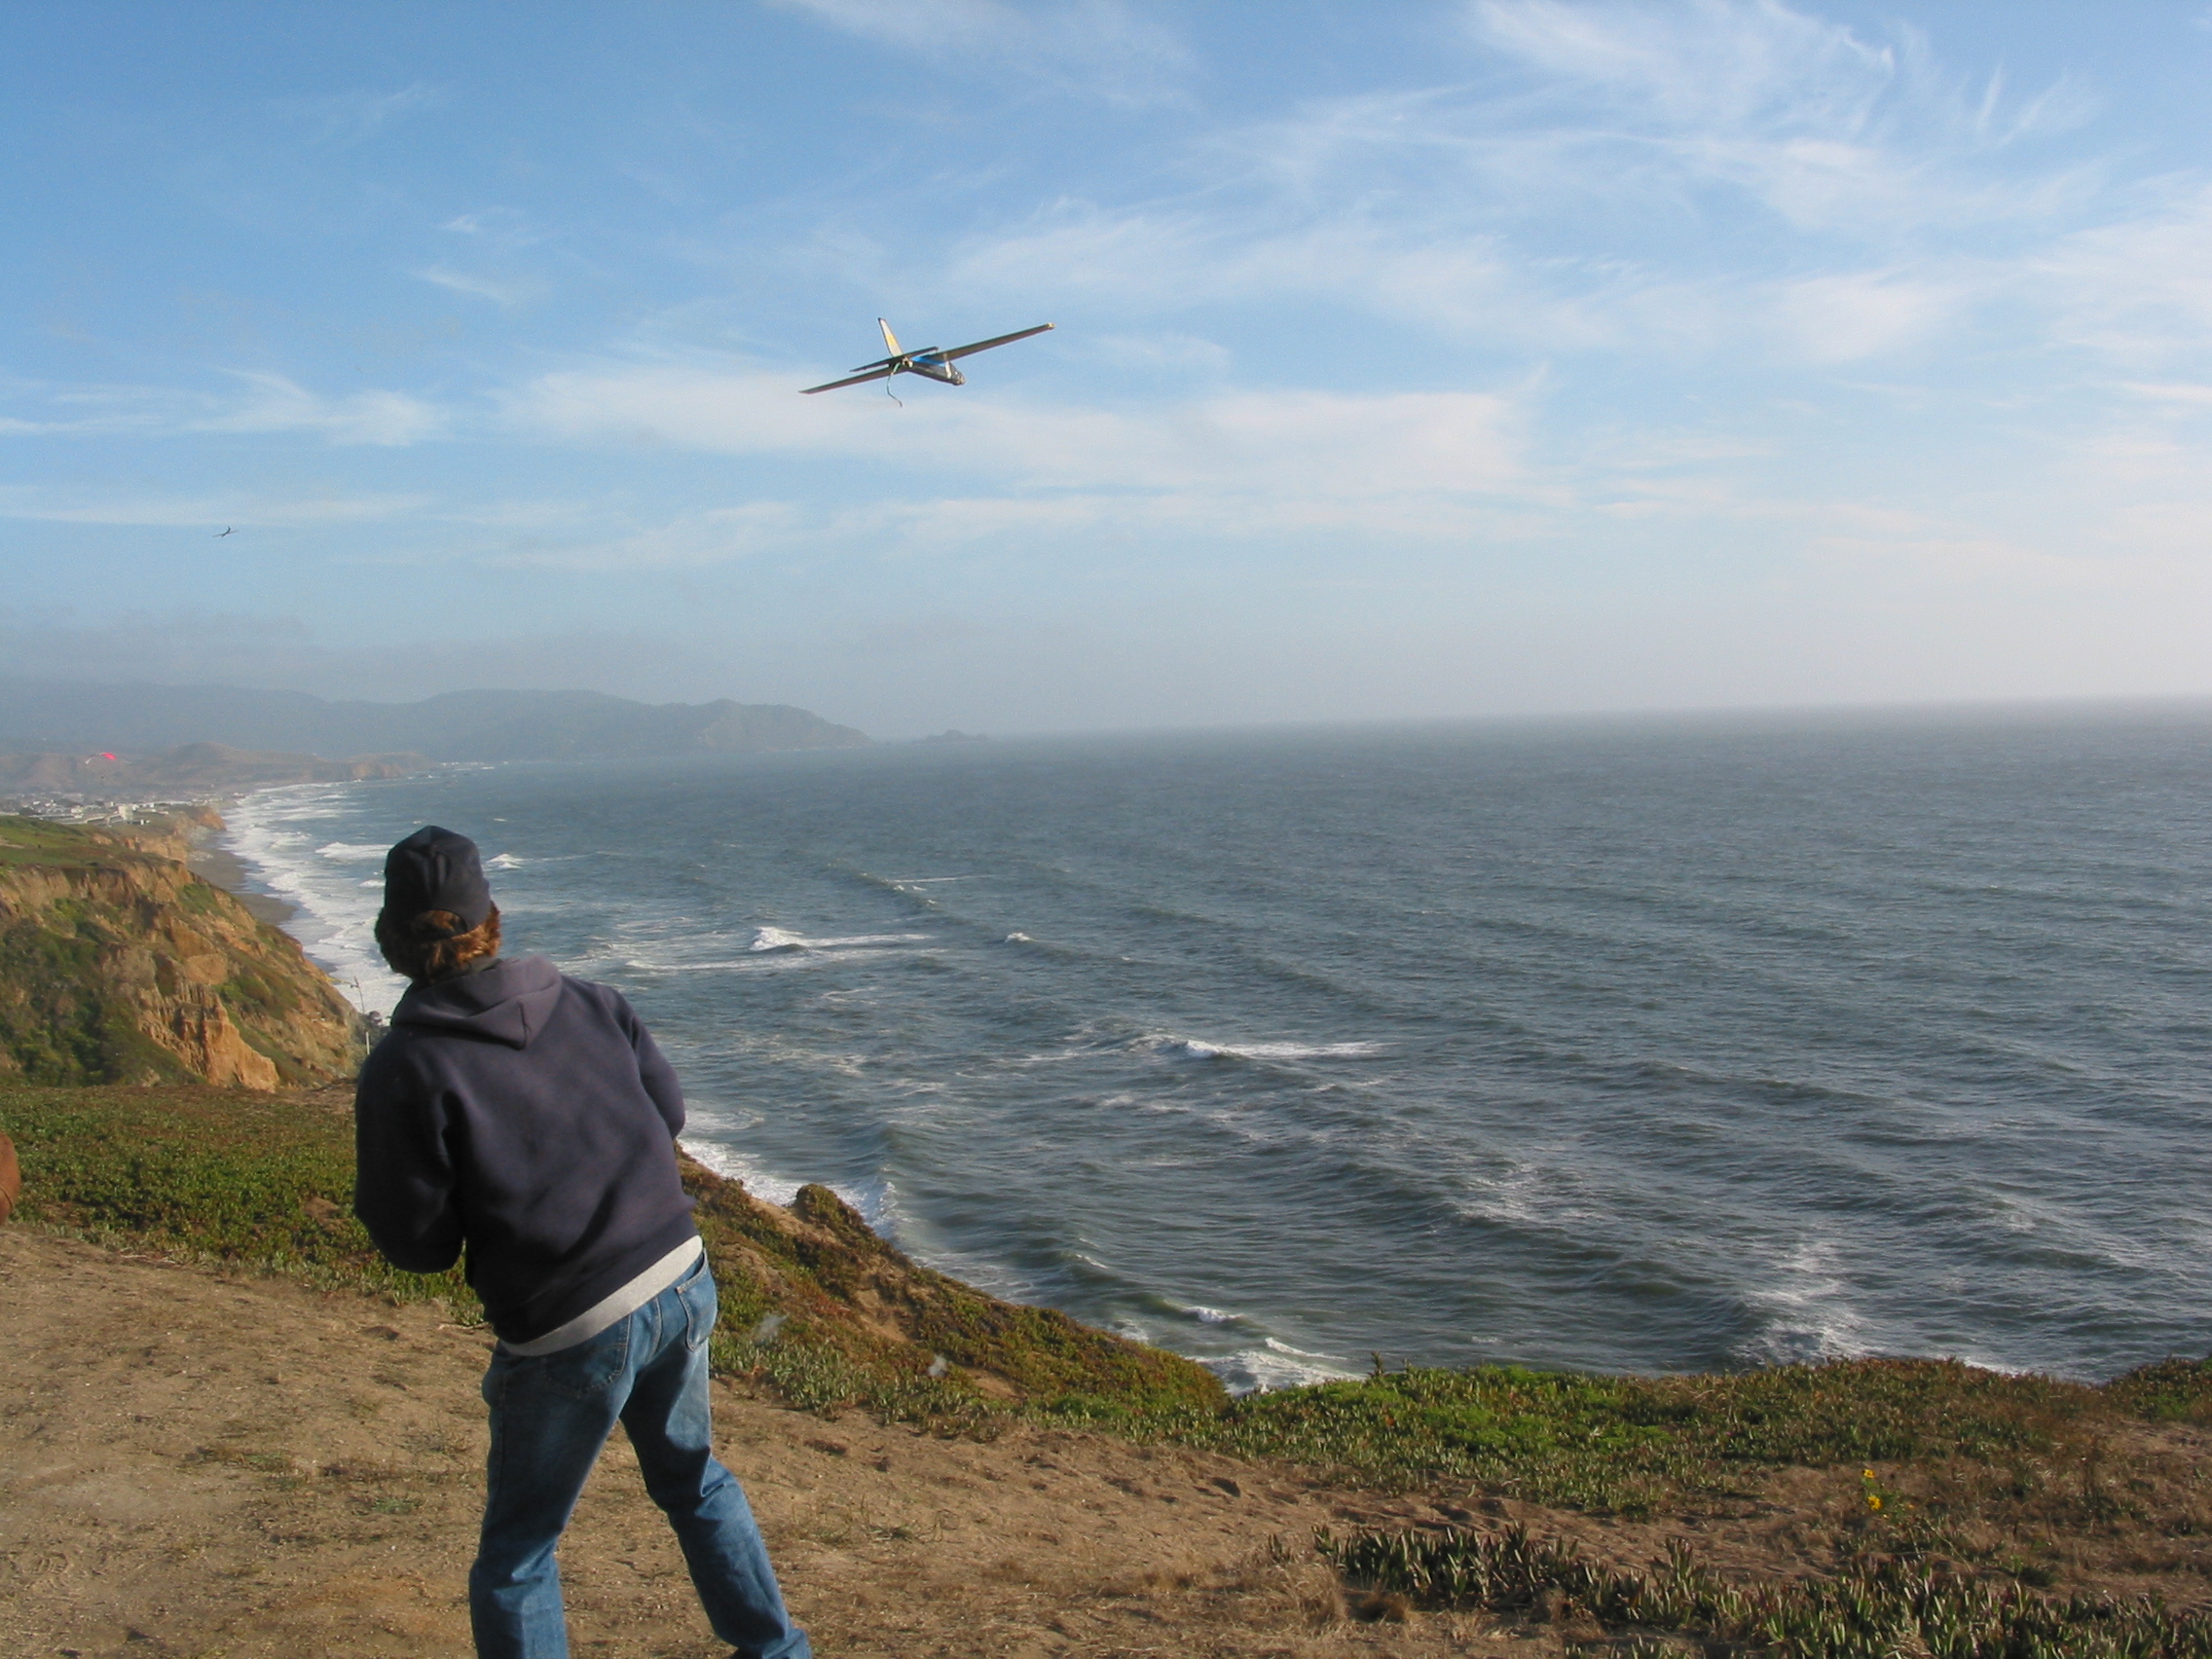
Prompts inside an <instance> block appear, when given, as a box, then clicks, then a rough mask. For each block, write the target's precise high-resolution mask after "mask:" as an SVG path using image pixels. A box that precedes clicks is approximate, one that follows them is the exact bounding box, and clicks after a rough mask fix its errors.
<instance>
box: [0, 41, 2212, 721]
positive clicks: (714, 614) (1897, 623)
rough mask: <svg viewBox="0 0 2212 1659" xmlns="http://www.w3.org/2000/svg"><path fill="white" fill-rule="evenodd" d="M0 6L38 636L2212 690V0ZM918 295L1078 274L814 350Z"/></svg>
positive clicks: (2, 214)
mask: <svg viewBox="0 0 2212 1659" xmlns="http://www.w3.org/2000/svg"><path fill="white" fill-rule="evenodd" d="M0 38H5V40H6V42H7V48H6V50H5V52H0V223H4V224H5V225H6V227H7V233H6V239H5V240H6V246H7V255H6V257H5V258H4V259H0V673H13V674H19V675H34V676H42V677H54V676H62V677H73V678H88V679H105V680H118V679H146V680H154V681H162V682H227V683H235V684H251V685H268V686H282V687H288V688H292V689H298V690H305V691H313V692H316V693H319V694H323V695H334V696H366V697H377V698H388V699H393V700H400V699H406V698H412V697H418V696H423V695H425V694H428V693H430V692H435V691H441V690H449V689H458V688H462V687H467V686H476V685H503V686H529V685H537V686H586V687H591V688H596V689H600V690H605V691H610V692H615V693H619V694H623V695H629V696H639V697H645V698H649V699H652V700H655V701H662V700H685V701H696V700H703V699H707V698H713V697H719V696H730V697H736V698H739V699H741V700H744V701H750V702H788V703H795V704H799V705H802V706H804V707H807V708H811V709H814V710H816V711H818V712H820V713H822V714H824V715H827V716H829V717H830V718H831V719H838V720H843V721H847V722H849V723H852V724H856V725H859V726H861V727H863V728H864V729H866V730H868V731H870V732H873V733H876V734H877V735H884V736H899V735H913V734H918V733H921V732H925V731H932V730H940V729H942V728H944V727H946V726H959V727H962V728H965V729H969V730H984V731H992V732H1013V731H1034V730H1059V729H1086V728H1111V727H1127V726H1157V725H1219V724H1233V723H1240V722H1253V721H1289V720H1333V719H1346V720H1349V719H1426V718H1458V717H1473V716H1494V715H1517V714H1529V713H1539V712H1573V711H1598V710H1637V709H1695V708H1734V707H1775V706H1797V705H1829V704H1882V703H1912V702H1931V701H1952V700H1968V701H1982V700H1998V701H2002V700H2010V699H2035V698H2055V697H2108V696H2164V695H2196V694H2203V693H2206V692H2212V638H2208V627H2207V622H2208V618H2212V116H2208V113H2207V111H2208V109H2212V99H2208V98H2207V96H2206V93H2205V88H2206V87H2207V85H2212V5H2208V4H2207V3H2206V0H2189V3H2186V4H2172V5H2167V4H2157V3H2151V0H2132V3H2129V0H2122V3H2117V4H2113V5H2107V6H2101V7H2095V8H2090V7H2084V6H2082V5H2080V4H2078V3H2067V4H2054V3H2035V0H2003V3H1994V0H1993V3H1983V0H1951V3H1945V4H1940V5H1937V4H1930V3H1926V0H1920V3H1915V4H1905V5H1900V6H1895V7H1885V8H1875V7H1869V6H1862V5H1830V6H1825V7H1813V6H1797V5H1786V4H1782V3H1780V0H1671V3H1665V4H1641V3H1634V0H1617V3H1616V0H1598V3H1580V0H1449V3H1445V0H1436V3H1429V0H1419V3H1416V0H1361V3H1358V4H1353V3H1351V0H1341V3H1333V4H1322V3H1315V0H1271V3H1270V4H1268V5H1266V6H1259V5H1254V4H1251V3H1249V0H1238V3H1219V4H1204V3H1195V0H1194V3H1189V4H1174V3H1169V0H1161V3H1158V4H1149V3H1142V0H1063V3H1058V4H1033V3H1026V0H761V3H749V0H716V3H713V4H703V3H702V4H666V3H664V4H654V3H650V0H626V3H624V4H621V5H610V4H597V5H570V4H562V3H559V0H530V3H528V4H520V3H500V0H469V3H466V4H411V3H408V0H385V3H383V4H380V5H378V6H375V7H336V6H329V5H325V4H320V3H316V4H284V5H255V4H244V3H236V4H234V3H225V0H191V3H187V0H173V3H166V4H153V3H144V4H130V5H122V4H112V3H103V0H75V3H74V4H72V5H70V6H67V7H57V6H52V5H48V4H44V3H43V0H0ZM878 315H883V316H888V317H889V318H890V319H891V320H892V323H893V325H894V326H895V327H896V328H897V329H898V330H899V331H900V338H901V339H902V341H903V342H904V343H905V344H906V345H908V346H928V345H937V346H952V345H958V344H961V343H964V342H966V341H969V340H974V339H977V338H981V337H983V336H986V335H991V334H997V333H1003V332H1006V331H1009V330H1012V329H1015V328H1022V327H1027V326H1030V325H1033V324H1035V323H1040V322H1048V321H1049V322H1052V323H1054V324H1056V328H1055V330H1054V331H1053V332H1052V333H1051V334H1047V335H1043V336H1040V337H1039V338H1037V339H1034V340H1027V341H1023V342H1020V343H1018V344H1016V345H1013V346H1009V347H1007V348H1005V349H1003V350H996V351H992V352H988V353H984V354H981V355H978V356H977V357H975V358H973V359H971V360H969V361H968V362H967V363H965V364H964V365H963V366H964V367H965V368H966V370H967V372H968V375H969V384H968V385H967V386H966V387H959V388H952V387H940V386H935V385H928V384H923V383H919V382H916V381H914V380H912V379H910V378H908V379H903V380H902V381H901V382H899V383H898V386H897V390H898V392H899V395H900V397H901V398H902V399H903V405H902V404H900V403H895V402H893V401H892V400H891V399H890V398H889V397H887V396H885V395H884V393H883V390H882V388H881V387H874V386H864V387H852V388H850V389H847V390H843V391H837V392H830V393H825V394H823V395H820V396H816V397H804V396H800V395H798V388H800V387H806V386H810V385H813V384H815V383H816V382H818V381H823V380H828V379H830V378H832V377H834V376H836V375H838V374H840V373H843V372H845V371H848V370H850V369H851V368H852V367H853V366H854V365H856V364H860V363H864V362H866V361H867V360H869V359H871V358H874V357H877V356H880V355H881V354H882V347H881V345H880V343H879V339H878V336H877V334H876V332H875V318H876V317H877V316H878ZM226 529H228V530H229V532H230V534H229V535H221V534H219V533H221V532H223V531H225V530H226Z"/></svg>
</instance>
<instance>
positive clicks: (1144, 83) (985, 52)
mask: <svg viewBox="0 0 2212 1659" xmlns="http://www.w3.org/2000/svg"><path fill="white" fill-rule="evenodd" d="M773 3H774V4H776V5H779V6H782V7H784V8H786V9H787V10H790V11H794V12H801V13H804V14H806V15H807V16H810V17H812V18H817V19H818V20H820V21H821V22H824V23H827V24H829V25H830V26H831V27H832V28H836V29H840V30H842V31H843V32H845V33H847V34H850V35H857V36H859V37H860V38H862V39H864V40H871V41H874V42H876V43H878V44H880V45H883V46H887V47H891V48H893V49H895V50H899V51H903V52H911V53H915V54H917V55H921V56H923V57H926V58H928V59H929V60H930V61H931V62H933V63H939V64H943V65H946V66H949V67H954V68H962V67H968V68H973V67H977V66H990V67H993V68H1001V69H1003V68H1010V67H1011V68H1014V69H1016V70H1019V71H1021V72H1023V73H1024V74H1026V75H1028V76H1030V77H1033V78H1035V79H1039V80H1043V81H1046V82H1048V83H1050V84H1051V85H1052V86H1054V87H1059V88H1065V89H1068V90H1072V91H1076V92H1085V93H1088V94H1089V95H1091V96H1095V97H1102V98H1105V99H1108V100H1109V101H1112V102H1117V103H1133V104H1144V103H1155V102H1159V101H1161V100H1162V99H1165V98H1169V97H1172V96H1174V95H1176V93H1177V92H1178V90H1179V87H1180V84H1181V82H1182V80H1183V78H1184V77H1185V76H1186V75H1187V74H1188V72H1189V70H1190V68H1191V66H1192V58H1191V55H1190V53H1189V52H1188V51H1187V50H1186V49H1185V48H1184V46H1183V45H1182V43H1181V42H1180V41H1179V40H1177V38H1176V37H1175V36H1174V35H1173V34H1172V33H1171V32H1170V31H1168V30H1167V29H1165V28H1163V27H1161V25H1160V24H1159V23H1157V22H1155V21H1153V20H1152V19H1151V18H1146V17H1144V16H1142V15H1141V14H1139V13H1138V12H1136V11H1134V10H1133V9H1131V8H1130V7H1128V6H1126V5H1124V4H1121V3H1120V0H1031V3H1029V4H1025V5H1023V4H1015V3H1014V0H773Z"/></svg>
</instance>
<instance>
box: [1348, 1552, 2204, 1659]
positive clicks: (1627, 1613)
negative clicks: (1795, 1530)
mask: <svg viewBox="0 0 2212 1659" xmlns="http://www.w3.org/2000/svg"><path fill="white" fill-rule="evenodd" d="M1320 1545H1321V1552H1322V1554H1323V1556H1324V1557H1326V1558H1327V1559H1328V1560H1329V1561H1330V1563H1331V1564H1332V1565H1333V1566H1334V1567H1336V1568H1337V1570H1338V1571H1339V1572H1340V1573H1341V1574H1342V1575H1343V1576H1344V1577H1345V1578H1346V1579H1347V1580H1349V1581H1350V1582H1351V1583H1352V1584H1354V1585H1356V1586H1358V1587H1360V1588H1361V1589H1362V1590H1364V1591H1366V1592H1368V1593H1370V1594H1381V1595H1385V1596H1388V1595H1397V1596H1403V1597H1405V1598H1406V1599H1407V1600H1409V1601H1411V1602H1413V1603H1415V1604H1419V1605H1423V1606H1431V1607H1482V1608H1486V1609H1488V1610H1490V1611H1493V1612H1500V1613H1513V1612H1521V1611H1524V1610H1530V1609H1535V1610H1537V1612H1538V1616H1539V1617H1540V1618H1542V1619H1544V1620H1545V1621H1546V1622H1552V1623H1559V1624H1564V1625H1566V1626H1567V1627H1568V1628H1569V1629H1571V1628H1572V1627H1573V1626H1574V1625H1575V1624H1577V1623H1581V1622H1583V1621H1588V1622H1589V1623H1594V1624H1596V1625H1598V1626H1599V1627H1601V1628H1602V1629H1603V1630H1604V1633H1605V1634H1606V1636H1608V1637H1612V1638H1616V1639H1617V1638H1619V1637H1621V1636H1624V1635H1625V1636H1629V1637H1632V1638H1634V1637H1639V1636H1645V1635H1647V1634H1648V1635H1649V1636H1654V1637H1657V1636H1664V1637H1669V1638H1676V1639H1684V1638H1686V1639H1688V1641H1691V1642H1694V1643H1696V1644H1697V1646H1698V1647H1699V1648H1702V1649H1703V1650H1704V1651H1705V1652H1708V1653H1711V1652H1715V1651H1718V1652H1737V1653H1754V1654H1771V1655H1775V1656H1776V1659H1896V1656H1898V1655H1900V1654H1917V1655H1925V1656H1928V1659H1985V1656H1986V1659H2138V1656H2144V1659H2148V1656H2150V1655H2158V1656H2161V1659H2164V1656H2171V1659H2198V1656H2205V1655H2212V1618H2207V1617H2205V1616H2204V1615H2202V1614H2196V1613H2171V1612H2168V1611H2167V1610H2166V1609H2165V1608H2164V1607H2163V1606H2161V1605H2160V1604H2158V1603H2157V1602H2155V1601H2152V1600H2149V1599H2142V1600H2131V1601H2120V1600H2114V1599H2110V1598H2106V1597H2101V1596H2076V1597H2071V1598H2066V1599H2060V1598H2057V1597H2047V1596H2041V1595H2038V1594H2036V1593H2035V1592H2033V1591H2030V1590H2027V1589H2025V1588H2023V1587H2022V1586H2020V1585H2018V1584H2016V1583H2009V1582H2005V1581H2001V1580H1989V1579H1984V1578H1978V1577H1974V1576H1972V1575H1970V1574H1967V1573H1963V1572H1959V1571H1956V1570H1953V1569H1951V1568H1950V1567H1947V1566H1946V1565H1944V1564H1941V1563H1930V1562H1919V1561H1909V1560H1904V1559H1900V1558H1899V1557H1895V1556H1888V1557H1866V1558H1862V1559H1861V1560H1858V1561H1855V1562H1853V1563H1852V1564H1851V1565H1850V1566H1849V1567H1847V1568H1846V1569H1845V1570H1844V1571H1843V1572H1841V1573H1839V1574H1838V1575H1836V1576H1835V1577H1832V1578H1803V1579H1781V1580H1769V1581H1766V1582H1761V1583H1737V1582H1733V1581H1730V1580H1728V1579H1724V1578H1722V1577H1720V1576H1718V1575H1717V1574H1715V1573H1714V1572H1712V1571H1710V1570H1708V1569H1707V1568H1705V1567H1700V1566H1698V1565H1697V1564H1696V1562H1695V1561H1694V1559H1693V1558H1692V1557H1691V1556H1690V1555H1689V1554H1688V1553H1687V1552H1686V1551H1684V1550H1682V1549H1680V1548H1678V1547H1677V1550H1676V1551H1675V1552H1674V1553H1673V1554H1671V1555H1670V1556H1669V1557H1668V1558H1667V1559H1666V1560H1665V1561H1663V1562H1656V1563H1654V1564H1652V1566H1651V1567H1650V1568H1649V1569H1648V1570H1645V1571H1636V1570H1633V1569H1627V1570H1624V1569H1617V1568H1611V1567H1602V1566H1598V1565H1595V1564H1592V1563H1589V1562H1586V1561H1584V1560H1583V1559H1582V1557H1581V1556H1580V1554H1579V1553H1578V1552H1577V1551H1576V1550H1575V1548H1574V1547H1573V1546H1572V1545H1571V1544H1561V1543H1557V1542H1552V1541H1549V1540H1545V1539H1540V1538H1533V1537H1531V1536H1530V1534H1529V1533H1528V1531H1527V1530H1524V1529H1522V1528H1519V1527H1513V1528H1507V1529H1504V1530H1499V1531H1495V1532H1484V1531H1475V1530H1449V1531H1445V1532H1441V1533H1436V1532H1429V1533H1420V1532H1372V1533H1367V1534H1364V1535H1362V1536H1358V1537H1354V1538H1349V1539H1346V1540H1342V1541H1339V1540H1337V1539H1335V1538H1331V1537H1329V1536H1328V1535H1326V1534H1323V1536H1322V1538H1321V1540H1320ZM1568 1645H1569V1646H1570V1647H1572V1646H1574V1645H1576V1644H1575V1643H1574V1642H1573V1641H1571V1640H1570V1641H1569V1643H1568ZM1586 1645H1588V1646H1589V1647H1590V1648H1592V1649H1593V1650H1601V1651H1602V1650H1610V1649H1612V1648H1613V1647H1614V1645H1615V1644H1614V1642H1611V1641H1605V1642H1603V1643H1600V1642H1588V1643H1586ZM1644 1650H1645V1651H1647V1652H1656V1653H1670V1654H1672V1653H1678V1652H1681V1651H1683V1648H1682V1647H1680V1646H1679V1645H1677V1643H1676V1642H1671V1641H1670V1642H1659V1641H1653V1642H1649V1643H1648V1645H1646V1646H1645V1647H1644Z"/></svg>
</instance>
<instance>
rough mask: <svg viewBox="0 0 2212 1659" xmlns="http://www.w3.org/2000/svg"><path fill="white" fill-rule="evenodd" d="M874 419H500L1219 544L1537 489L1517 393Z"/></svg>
mask: <svg viewBox="0 0 2212 1659" xmlns="http://www.w3.org/2000/svg"><path fill="white" fill-rule="evenodd" d="M879 401H880V400H871V399H868V398H866V396H865V395H862V396H853V397H847V398H843V399H807V400H804V401H801V400H799V399H798V398H797V397H796V396H795V395H794V393H793V382H792V381H791V380H790V379H789V378H786V377H785V376H783V375H769V374H764V373H761V372H759V371H757V370H752V369H743V368H731V369H724V370H714V369H708V368H704V367H701V366H698V365H695V364H685V363H681V362H664V363H642V364H610V365H607V366H604V367H598V368H590V369H578V370H571V371H564V372H561V373H557V374H552V375H547V376H544V377H542V378H540V379H538V380H537V381H535V382H533V383H531V384H530V385H529V386H528V387H524V388H522V389H521V390H520V391H519V393H518V394H516V395H515V396H514V397H513V398H512V399H511V401H510V402H509V404H508V407H507V410H506V419H507V422H508V424H509V425H510V427H511V428H514V429H520V430H526V431H531V432H534V433H536V434H539V435H550V436H558V437H562V438H567V439H571V440H583V441H607V440H617V441H623V442H631V443H635V442H639V441H645V442H649V443H658V444H666V445H671V446H679V447H682V448H686V449H701V450H710V451H715V452H718V453H721V454H728V455H763V456H765V455H818V456H842V457H847V458H853V459H863V460H868V461H879V462H884V463H888V464H892V465H897V466H903V467H909V468H912V469H914V470H915V471H916V472H927V473H932V474H938V475H942V476H950V477H964V478H976V479H990V480H992V481H993V482H995V483H996V484H997V485H999V486H1000V487H1002V488H1005V489H1009V490H1014V491H1022V492H1069V491H1088V492H1095V491H1100V490H1105V491H1110V492H1112V493H1114V494H1115V495H1116V496H1119V497H1124V498H1129V499H1135V498H1142V497H1148V496H1149V497H1155V498H1161V497H1174V498H1180V499H1182V500H1184V501H1186V502H1187V503H1189V506H1188V512H1189V514H1190V515H1191V516H1194V517H1205V518H1208V519H1212V520H1217V521H1218V522H1219V523H1220V524H1221V525H1222V526H1223V527H1225V528H1233V527H1235V525H1238V524H1244V525H1260V524H1265V525H1270V526H1274V527H1277V528H1279V527H1280V526H1282V525H1284V524H1285V523H1303V524H1316V523H1319V522H1321V521H1322V519H1323V518H1333V517H1334V516H1335V515H1339V514H1343V515H1346V516H1347V517H1348V516H1355V515H1358V514H1361V513H1371V512H1372V511H1373V510H1374V504H1375V503H1376V502H1378V501H1380V500H1383V499H1388V498H1413V497H1419V498H1437V499H1458V500H1471V499H1475V498H1487V497H1496V496H1500V495H1513V494H1518V493H1520V492H1523V491H1526V490H1528V489H1530V488H1531V487H1532V486H1531V485H1530V480H1529V478H1528V477H1527V475H1526V471H1525V468H1524V465H1523V463H1522V461H1521V459H1520V449H1521V442H1522V437H1521V428H1522V425H1523V421H1524V417H1523V413H1522V410H1521V408H1520V406H1519V399H1518V397H1517V396H1516V395H1515V394H1514V393H1511V392H1497V391H1493V392H1425V393H1422V392H1406V393H1394V394H1380V395H1350V394H1343V393H1332V392H1319V391H1292V392H1253V391H1230V392H1224V393H1221V394H1219V395H1216V396H1211V397H1203V398H1195V399H1188V400H1184V401H1181V402H1171V403H1167V404H1164V405H1155V406H1145V407H1139V408H1109V407H1102V406H1097V405H1092V406H1088V407H1086V406H1083V405H1080V404H1070V403H1067V402H1065V401H1056V402H1043V401H1031V400H1028V399H1024V398H1020V397H1016V396H1013V395H1002V396H999V397H995V398H993V399H991V400H989V401H987V402H986V401H982V400H976V399H970V400H966V401H963V402H959V403H953V402H951V401H949V400H946V401H941V402H940V401H934V400H933V401H932V402H931V403H929V404H923V403H921V402H920V400H919V398H918V397H917V399H916V400H915V407H913V408H912V409H911V410H910V411H907V412H903V413H902V412H900V411H896V410H889V409H883V408H878V407H877V406H876V405H877V403H878V402H879Z"/></svg>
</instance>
